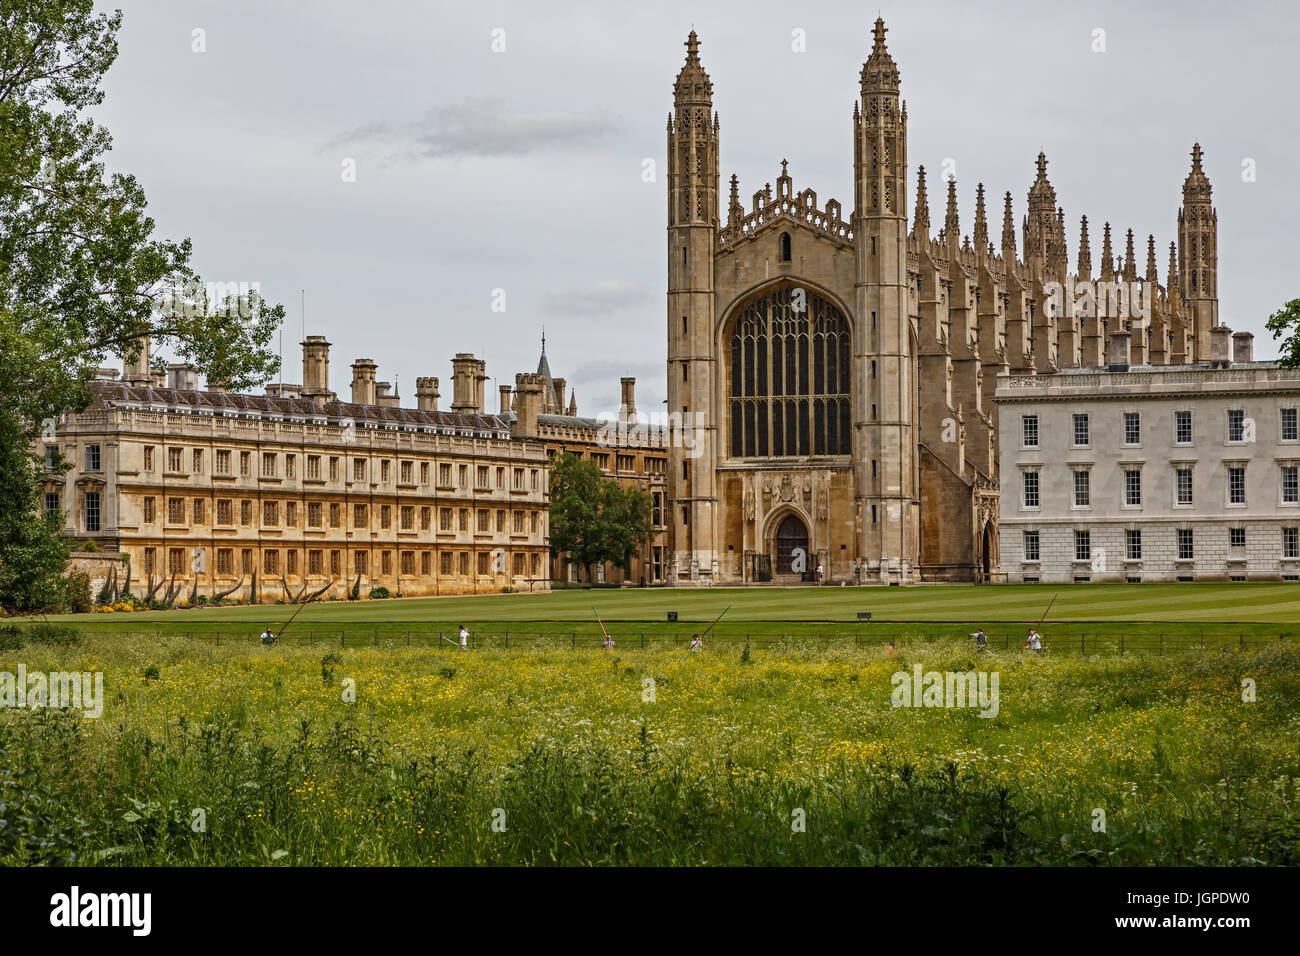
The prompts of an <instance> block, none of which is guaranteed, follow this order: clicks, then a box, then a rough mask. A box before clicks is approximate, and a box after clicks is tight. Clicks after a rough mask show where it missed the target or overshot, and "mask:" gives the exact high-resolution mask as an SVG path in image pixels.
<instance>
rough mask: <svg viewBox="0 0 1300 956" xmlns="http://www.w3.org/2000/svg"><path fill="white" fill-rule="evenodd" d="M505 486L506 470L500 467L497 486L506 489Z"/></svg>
mask: <svg viewBox="0 0 1300 956" xmlns="http://www.w3.org/2000/svg"><path fill="white" fill-rule="evenodd" d="M505 486H506V470H505V469H504V468H498V469H497V487H498V488H500V489H503V490H504V488H505Z"/></svg>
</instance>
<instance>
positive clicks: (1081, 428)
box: [1074, 413, 1088, 448]
mask: <svg viewBox="0 0 1300 956" xmlns="http://www.w3.org/2000/svg"><path fill="white" fill-rule="evenodd" d="M1087 444H1088V415H1087V414H1086V413H1080V414H1076V415H1075V416H1074V446H1075V447H1076V448H1083V447H1086V446H1087Z"/></svg>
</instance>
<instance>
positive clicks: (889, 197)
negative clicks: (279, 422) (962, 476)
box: [853, 19, 919, 582]
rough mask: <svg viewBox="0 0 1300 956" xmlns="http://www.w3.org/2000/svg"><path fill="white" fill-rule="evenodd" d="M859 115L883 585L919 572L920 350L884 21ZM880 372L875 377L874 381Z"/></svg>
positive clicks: (865, 481) (862, 468)
mask: <svg viewBox="0 0 1300 956" xmlns="http://www.w3.org/2000/svg"><path fill="white" fill-rule="evenodd" d="M874 37H875V45H874V47H873V49H872V51H871V55H870V56H869V57H868V58H867V62H866V63H865V64H864V65H863V67H862V100H861V104H860V108H859V104H856V103H855V104H854V108H853V127H854V129H853V183H854V214H853V241H854V247H855V255H856V259H857V279H856V282H855V286H854V296H853V299H854V312H855V313H856V315H855V316H854V319H855V321H854V327H853V421H854V430H853V434H854V439H853V456H854V460H855V464H856V467H855V473H856V480H855V497H856V504H857V516H856V521H857V529H858V541H859V548H860V553H861V556H862V560H863V563H864V564H865V565H866V567H867V568H868V570H869V573H871V574H872V575H876V574H878V575H879V578H880V580H881V581H885V582H887V581H903V582H907V581H914V580H916V579H918V578H919V569H918V568H917V559H916V553H917V541H918V537H919V525H918V511H917V498H918V492H919V489H918V478H917V466H916V434H915V431H914V428H913V423H914V422H915V421H916V404H915V403H916V400H917V394H916V387H917V383H916V349H915V346H914V340H913V337H912V327H911V320H910V319H909V317H908V279H907V213H906V210H907V192H906V185H905V183H906V180H907V110H906V108H905V107H903V106H901V105H900V103H899V98H898V80H899V73H898V67H897V65H896V64H895V63H894V59H893V57H891V56H890V55H889V51H888V50H887V49H886V48H885V24H884V21H883V20H881V19H877V20H876V28H875V33H874ZM873 372H874V374H873Z"/></svg>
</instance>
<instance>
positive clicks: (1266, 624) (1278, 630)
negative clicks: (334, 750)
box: [51, 583, 1300, 645]
mask: <svg viewBox="0 0 1300 956" xmlns="http://www.w3.org/2000/svg"><path fill="white" fill-rule="evenodd" d="M1053 595H1056V601H1055V603H1054V604H1053V605H1052V609H1051V612H1050V614H1049V615H1048V617H1047V620H1046V622H1045V623H1044V625H1043V628H1042V630H1043V632H1044V635H1045V637H1046V638H1047V639H1048V641H1049V644H1050V643H1051V642H1052V641H1053V640H1056V641H1057V643H1058V645H1061V644H1065V643H1069V642H1073V644H1075V645H1077V644H1078V642H1079V638H1080V637H1081V636H1082V635H1093V636H1097V635H1100V636H1102V637H1105V638H1108V639H1114V640H1115V641H1118V640H1119V635H1121V634H1123V635H1125V640H1126V641H1127V640H1132V639H1136V638H1150V639H1151V640H1153V641H1155V640H1158V639H1159V637H1160V636H1161V635H1165V636H1167V637H1169V638H1173V639H1177V640H1183V641H1186V640H1196V639H1200V638H1201V637H1204V638H1205V639H1206V640H1213V641H1226V640H1231V641H1238V640H1240V639H1241V638H1246V639H1248V640H1262V639H1277V638H1278V637H1296V636H1300V585H1294V584H1267V583H1260V584H1145V585H1121V584H1116V585H1105V584H1092V585H1062V586H1051V585H1024V586H1013V585H1005V586H992V587H977V586H968V587H961V586H957V587H943V586H929V587H913V588H881V587H873V588H832V587H826V588H815V587H805V588H742V589H711V590H694V589H622V590H613V589H591V590H562V591H555V592H551V593H548V594H503V595H485V596H481V597H455V598H418V599H416V598H413V599H402V600H386V601H356V602H346V601H345V602H324V603H320V604H313V605H308V606H307V607H305V608H302V609H301V613H300V614H299V615H298V617H297V619H296V620H295V621H294V624H293V626H292V627H291V628H290V629H289V632H288V634H287V636H288V637H294V638H298V637H303V636H307V635H312V634H316V635H328V634H340V633H343V632H346V633H348V634H349V635H350V636H352V637H356V638H358V639H360V638H362V637H363V636H364V637H371V636H378V637H383V636H390V637H391V636H398V637H401V636H404V635H406V634H408V633H410V634H429V633H434V634H436V633H437V632H439V631H442V632H446V633H451V631H452V630H453V629H454V628H455V627H456V626H457V625H458V624H462V623H463V624H465V625H466V626H468V627H469V629H470V631H471V633H473V634H474V635H475V636H476V637H480V638H486V637H488V636H491V635H504V634H515V635H519V636H520V637H521V638H522V637H523V635H526V634H533V635H534V636H535V635H537V634H548V635H560V636H563V637H569V638H570V639H572V640H578V641H581V640H584V639H585V640H594V639H596V638H598V637H599V635H600V629H599V627H598V626H597V625H596V622H595V617H594V615H593V612H592V609H593V607H594V608H595V609H596V611H598V612H599V613H600V615H601V618H602V619H603V620H604V622H605V624H606V626H607V627H608V628H609V630H610V631H611V633H613V634H614V635H615V638H616V639H618V640H620V641H636V640H639V639H640V635H642V634H645V635H649V636H658V637H668V636H672V637H678V638H680V639H682V640H687V639H689V637H690V634H691V633H692V631H698V630H702V629H703V628H704V627H705V626H707V624H708V622H710V621H712V620H713V619H714V618H715V617H717V615H718V614H720V613H721V612H722V611H723V610H724V609H725V608H728V607H729V608H730V610H729V611H728V612H727V614H726V616H725V617H724V618H723V619H722V621H721V622H720V623H719V624H718V625H717V627H716V628H715V630H714V631H713V636H715V637H719V638H723V639H737V640H744V639H746V638H747V637H751V638H769V639H771V638H776V637H781V636H786V635H790V636H814V635H815V636H821V637H826V636H838V637H856V638H858V639H860V640H864V641H886V640H889V639H891V638H937V637H953V636H960V635H963V634H965V633H967V632H969V631H973V630H974V629H975V628H976V627H977V626H981V625H982V626H983V627H984V628H985V630H986V631H987V632H988V633H989V635H990V637H991V638H992V639H993V640H994V641H996V642H999V643H1014V642H1017V641H1023V638H1024V633H1025V631H1026V629H1027V627H1028V625H1029V624H1033V623H1035V622H1037V621H1038V619H1039V618H1040V617H1041V616H1042V614H1043V612H1044V611H1045V610H1046V609H1047V605H1048V602H1049V601H1051V600H1052V597H1053ZM297 610H299V609H298V608H297V607H292V606H283V605H282V606H276V605H269V606H268V605H261V606H256V607H249V606H244V607H229V608H193V609H189V610H179V611H154V612H147V613H131V614H93V615H64V616H61V617H58V618H51V620H62V621H67V622H68V623H71V624H73V625H75V626H77V627H79V628H82V629H85V630H90V631H94V632H98V633H108V634H111V633H132V632H134V633H152V632H159V633H170V634H186V633H192V634H196V635H197V634H210V635H212V634H222V635H232V636H234V635H250V636H251V635H255V634H256V633H258V632H260V631H261V630H262V628H264V627H266V626H267V625H271V626H272V627H274V628H279V626H280V625H282V624H284V623H285V622H286V621H287V620H288V619H289V617H290V616H291V615H292V614H293V612H294V611H297ZM669 611H676V612H677V613H678V621H677V622H676V623H669V622H668V621H667V612H669ZM860 611H869V612H870V613H871V615H872V618H871V622H870V623H864V622H860V621H859V620H858V618H857V614H858V612H860Z"/></svg>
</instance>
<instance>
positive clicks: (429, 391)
mask: <svg viewBox="0 0 1300 956" xmlns="http://www.w3.org/2000/svg"><path fill="white" fill-rule="evenodd" d="M415 407H416V408H418V409H419V410H420V411H422V412H436V411H437V410H438V379H437V378H436V377H435V378H428V377H423V378H417V379H416V380H415Z"/></svg>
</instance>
